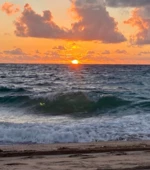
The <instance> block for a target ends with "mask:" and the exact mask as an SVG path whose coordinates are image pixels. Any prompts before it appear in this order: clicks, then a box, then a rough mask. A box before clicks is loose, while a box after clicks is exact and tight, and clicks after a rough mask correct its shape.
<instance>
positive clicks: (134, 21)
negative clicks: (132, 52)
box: [124, 6, 150, 45]
mask: <svg viewBox="0 0 150 170" xmlns="http://www.w3.org/2000/svg"><path fill="white" fill-rule="evenodd" d="M148 9H150V6H148V7H145V8H136V9H134V10H133V11H132V16H131V17H130V18H129V19H128V20H126V21H124V23H125V24H129V25H131V26H132V27H136V28H137V32H136V33H135V34H134V35H131V36H130V41H131V43H132V44H137V45H144V44H150V12H148V11H149V10H148Z"/></svg>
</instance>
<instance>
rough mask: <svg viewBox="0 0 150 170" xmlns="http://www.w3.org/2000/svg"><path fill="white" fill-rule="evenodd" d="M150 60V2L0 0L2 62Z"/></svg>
mask: <svg viewBox="0 0 150 170" xmlns="http://www.w3.org/2000/svg"><path fill="white" fill-rule="evenodd" d="M72 60H78V61H79V63H80V64H150V0H61V1H60V0H7V1H4V0H0V63H47V64H49V63H56V64H69V63H71V61H72Z"/></svg>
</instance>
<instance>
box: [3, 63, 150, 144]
mask: <svg viewBox="0 0 150 170" xmlns="http://www.w3.org/2000/svg"><path fill="white" fill-rule="evenodd" d="M149 138H150V66H128V65H122V66H119V65H112V66H110V65H109V66H106V65H80V66H71V65H12V64H1V65H0V144H11V143H60V142H91V141H108V140H144V139H149Z"/></svg>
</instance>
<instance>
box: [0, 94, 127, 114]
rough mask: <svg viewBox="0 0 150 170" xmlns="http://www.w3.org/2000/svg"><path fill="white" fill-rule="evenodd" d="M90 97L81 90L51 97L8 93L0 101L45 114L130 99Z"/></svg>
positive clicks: (78, 110) (88, 109)
mask: <svg viewBox="0 0 150 170" xmlns="http://www.w3.org/2000/svg"><path fill="white" fill-rule="evenodd" d="M92 97H93V96H92ZM92 97H90V96H89V95H88V94H86V93H83V92H76V93H66V94H57V95H56V96H55V97H53V98H43V97H38V98H35V97H30V96H25V95H20V96H13V95H9V96H4V97H0V103H1V104H7V105H11V106H15V107H17V106H19V107H25V108H32V109H33V110H34V111H36V113H46V114H72V113H93V112H96V111H98V110H108V109H115V108H118V107H121V106H126V105H128V104H130V101H127V100H124V99H121V98H118V97H116V96H101V97H99V98H98V99H97V100H94V99H93V98H92Z"/></svg>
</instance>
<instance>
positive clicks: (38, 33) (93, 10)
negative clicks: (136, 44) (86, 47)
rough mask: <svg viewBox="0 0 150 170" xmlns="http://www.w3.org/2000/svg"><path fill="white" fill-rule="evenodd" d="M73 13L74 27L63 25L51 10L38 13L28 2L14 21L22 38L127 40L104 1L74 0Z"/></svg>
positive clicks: (112, 41) (72, 25) (118, 41)
mask: <svg viewBox="0 0 150 170" xmlns="http://www.w3.org/2000/svg"><path fill="white" fill-rule="evenodd" d="M71 2H72V6H71V9H70V11H71V13H72V14H73V15H75V19H76V22H74V23H72V24H71V29H67V28H60V27H59V26H58V25H57V24H56V23H55V22H54V21H53V17H52V14H51V12H50V11H43V15H39V14H37V13H36V12H35V11H34V10H33V9H32V8H31V7H30V5H29V4H26V5H25V7H24V11H23V12H22V14H21V16H20V17H19V19H18V20H16V21H15V27H16V30H15V34H16V35H17V36H21V37H37V38H53V39H66V40H81V41H89V40H98V41H101V42H103V43H120V42H123V41H126V38H125V37H124V35H123V34H122V33H120V32H119V31H118V28H117V22H115V20H114V18H112V17H110V15H109V13H108V12H107V11H106V7H105V5H104V4H103V3H102V2H103V1H97V0H94V1H91V0H72V1H71Z"/></svg>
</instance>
